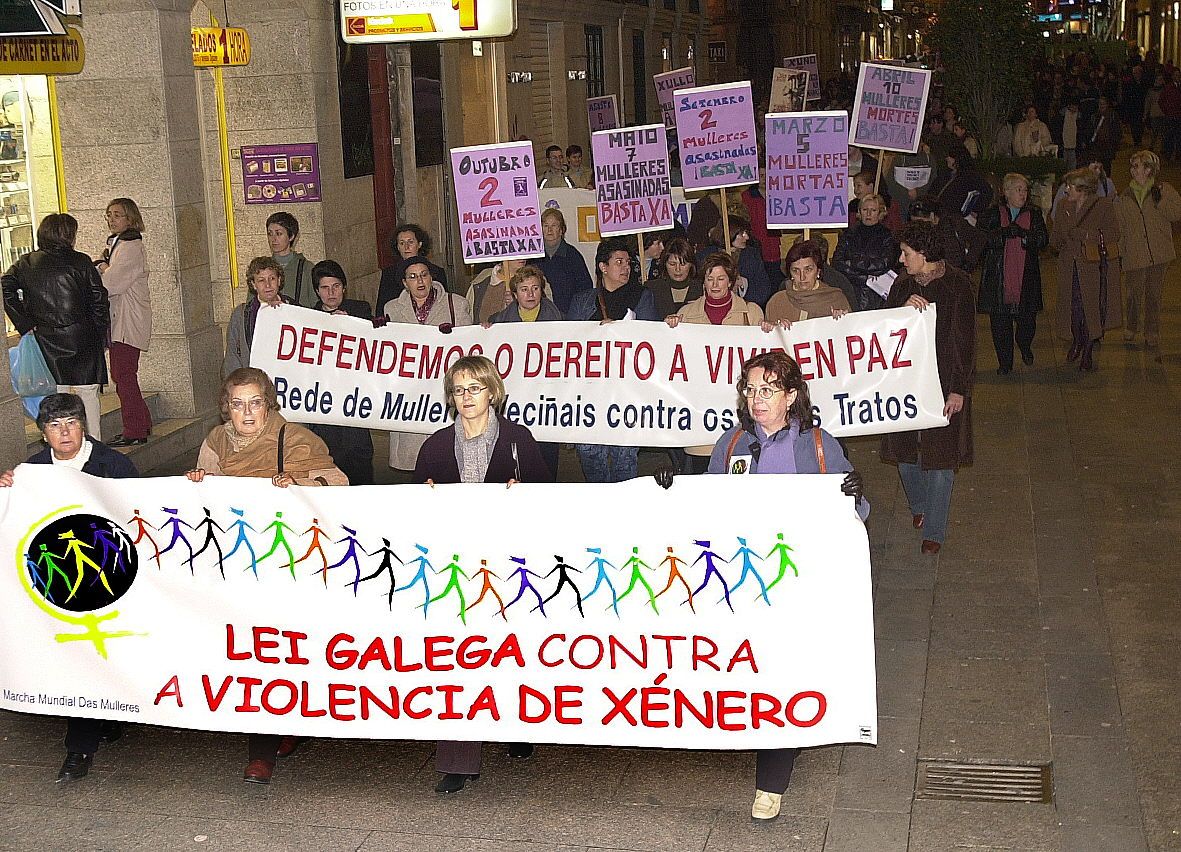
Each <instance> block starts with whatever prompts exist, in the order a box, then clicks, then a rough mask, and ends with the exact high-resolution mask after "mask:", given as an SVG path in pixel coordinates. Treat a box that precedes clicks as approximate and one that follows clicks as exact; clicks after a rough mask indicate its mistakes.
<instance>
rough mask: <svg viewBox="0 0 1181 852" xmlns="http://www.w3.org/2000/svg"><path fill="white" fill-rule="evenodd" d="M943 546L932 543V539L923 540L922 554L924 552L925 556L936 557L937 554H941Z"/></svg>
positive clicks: (935, 542)
mask: <svg viewBox="0 0 1181 852" xmlns="http://www.w3.org/2000/svg"><path fill="white" fill-rule="evenodd" d="M942 546H943V545H941V544H940V543H939V542H937V541H931V540H930V539H925V538H924V539H923V546H922V548H921V549H922V552H923V556H934V555H935V554H936V553H938V552H939V548H940V547H942Z"/></svg>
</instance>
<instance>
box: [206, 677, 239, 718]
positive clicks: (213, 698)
mask: <svg viewBox="0 0 1181 852" xmlns="http://www.w3.org/2000/svg"><path fill="white" fill-rule="evenodd" d="M233 681H234V679H233V678H232V677H226V678H225V679H224V680H222V682H221V689H219V690H218V691H217V694H216V695H215V694H214V693H213V690H212V688H211V687H210V684H209V675H201V685H202V686H203V687H204V688H205V703H206V704H208V705H209V709H210V710H212V711H213V712H215V713H216V712H217V708H218V707H220V706H221V702H222V700H223V699H225V697H226V692H227V691H229V688H230V684H231V683H233Z"/></svg>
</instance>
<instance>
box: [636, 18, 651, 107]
mask: <svg viewBox="0 0 1181 852" xmlns="http://www.w3.org/2000/svg"><path fill="white" fill-rule="evenodd" d="M646 57H647V47H645V45H644V31H643V30H632V103H633V104H635V107H636V112H635V122H636V124H646V123H647V120H648V86H649V85H650V83H649V81H648V62H647V59H646Z"/></svg>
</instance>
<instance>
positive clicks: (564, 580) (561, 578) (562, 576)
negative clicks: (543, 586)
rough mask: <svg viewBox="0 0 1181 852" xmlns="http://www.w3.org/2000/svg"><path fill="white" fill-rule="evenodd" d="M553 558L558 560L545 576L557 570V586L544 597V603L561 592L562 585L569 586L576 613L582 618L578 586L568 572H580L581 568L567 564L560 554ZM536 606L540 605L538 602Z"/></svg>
mask: <svg viewBox="0 0 1181 852" xmlns="http://www.w3.org/2000/svg"><path fill="white" fill-rule="evenodd" d="M554 559H556V560H558V564H557V565H555V566H554V568H553V571H550V572H549V573H548V574H546V575H545V578H546V579H547V580H548V579H549V578H550V577H552V576H554V573H555V572H557V575H558V587H557V588H556V589H554V591H553V593H552V594H551V595H550V596H549V597H548V598H546V599H545V603H549V602H550V601H552V600H553V599H554V598H556V597H557V596H558V595H559V594H561V592H562V587H563V586H569V587H570V588H572V589H573V590H574V605H575V606H577V607H578V615H579V616H580V617H582V618H586V616H585V615H584V614H583V612H582V595H581V594H579V592H578V586H576V585H574V581H573V580H571V579H570V574H569V572H570V571H577V572H578V573H579V574H581V573H582V569H581V568H575V567H573V566H571V565H567V564H566V560H565V559H563V558H562V557H561V556H554ZM538 606H540V604H539V605H538ZM533 609H537V607H533Z"/></svg>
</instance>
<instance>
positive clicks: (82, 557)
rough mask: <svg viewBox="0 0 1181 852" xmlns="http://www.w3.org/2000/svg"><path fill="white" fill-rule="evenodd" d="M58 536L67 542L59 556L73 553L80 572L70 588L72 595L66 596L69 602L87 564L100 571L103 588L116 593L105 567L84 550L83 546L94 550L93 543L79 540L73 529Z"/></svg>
mask: <svg viewBox="0 0 1181 852" xmlns="http://www.w3.org/2000/svg"><path fill="white" fill-rule="evenodd" d="M58 538H59V539H61V540H62V541H64V542H65V543H66V552H65V553H63V554H62V555H61V556H60V557H58V558H59V559H66V558H67V557H69V556H71V555H72V556H73V557H74V569H75V570H76V571H77V572H78V574H77V576H76V577H75V578H74V585H73V587H72V588H71V589H70V595H69V597H67V598H66V602H67V603H68V602H69V601H70V599H71V598H73V597H74V595H75V594H77V592H78V587H79V586H80V585H82V575H83V574H84V573H85V572H86V568H87V566H89V567H91V568H93V569H94V570H95V571H97V572H98V576H99V577H100V578H101V579H102V582H103V588H105V589H106V590H107V592H108V593H109V594H112V595H113V594H115V593H114V592H113V591H111V584H110V583H108V582H107V575H106V574H104V573H103V567H102V566H101V565H99V564H98V563H97V562H95V561H94V560H93V559H91V558H90V557H89V556H87V555H86V554H85V553H83V552H82V548H86V549H87V550H93V549H94V547H93V545H89V544H86V543H84V542H82V541H79V540H78V539H77V538H75V537H74V531H73V530H66V531H65V532H64V533H62V534H60V535H59V536H58Z"/></svg>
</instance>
